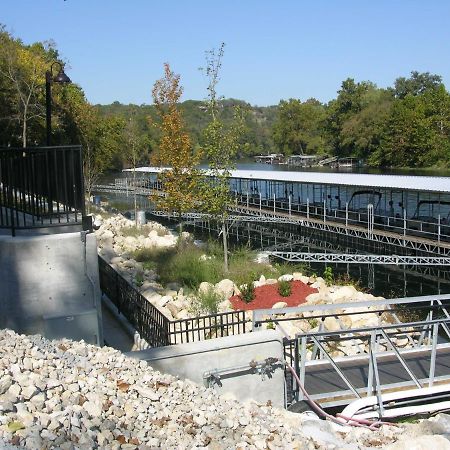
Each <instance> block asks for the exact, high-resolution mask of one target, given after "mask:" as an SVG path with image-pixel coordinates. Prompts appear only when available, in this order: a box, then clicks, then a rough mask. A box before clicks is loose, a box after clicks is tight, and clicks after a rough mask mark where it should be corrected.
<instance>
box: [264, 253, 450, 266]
mask: <svg viewBox="0 0 450 450" xmlns="http://www.w3.org/2000/svg"><path fill="white" fill-rule="evenodd" d="M260 254H264V255H267V256H272V257H275V258H279V259H282V260H284V261H288V262H295V263H297V262H305V263H309V262H322V263H331V264H338V263H343V264H393V265H396V266H450V257H443V256H411V255H375V254H353V253H307V252H285V251H262V252H261V253H260Z"/></svg>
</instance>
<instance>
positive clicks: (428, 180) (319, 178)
mask: <svg viewBox="0 0 450 450" xmlns="http://www.w3.org/2000/svg"><path fill="white" fill-rule="evenodd" d="M162 170H165V169H164V168H161V167H137V168H136V172H141V173H142V172H144V173H159V172H161V171H162ZM125 171H132V169H126V170H125ZM205 174H206V175H208V171H205ZM231 177H232V178H243V179H248V180H267V181H281V182H283V181H285V182H296V183H315V184H333V185H340V186H361V187H371V188H379V189H381V188H388V189H407V190H414V191H431V192H445V193H450V177H430V176H410V175H374V174H365V173H334V172H294V171H289V172H288V171H278V170H274V171H271V170H239V169H238V170H232V171H231Z"/></svg>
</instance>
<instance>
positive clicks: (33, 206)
mask: <svg viewBox="0 0 450 450" xmlns="http://www.w3.org/2000/svg"><path fill="white" fill-rule="evenodd" d="M84 217H85V202H84V178H83V155H82V149H81V146H61V147H30V148H0V228H6V229H10V230H11V233H12V235H13V236H14V235H15V230H17V229H32V228H51V227H60V226H65V225H74V224H75V225H77V224H82V223H83V218H84Z"/></svg>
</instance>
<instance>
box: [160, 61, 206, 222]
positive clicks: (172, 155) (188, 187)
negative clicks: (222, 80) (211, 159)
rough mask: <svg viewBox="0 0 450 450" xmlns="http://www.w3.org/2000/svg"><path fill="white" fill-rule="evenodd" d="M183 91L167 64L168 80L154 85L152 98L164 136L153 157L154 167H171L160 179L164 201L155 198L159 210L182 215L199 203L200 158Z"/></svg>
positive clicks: (161, 198) (165, 76)
mask: <svg viewBox="0 0 450 450" xmlns="http://www.w3.org/2000/svg"><path fill="white" fill-rule="evenodd" d="M182 92H183V88H182V87H181V85H180V76H179V75H177V74H175V73H174V72H173V71H172V70H171V69H170V66H169V64H164V77H163V78H161V79H159V80H157V81H156V82H155V84H154V87H153V91H152V96H153V101H154V103H155V106H156V111H157V113H158V116H159V121H158V122H157V123H156V126H157V127H158V128H159V132H160V136H161V137H160V142H159V147H158V149H157V151H156V152H155V154H154V155H153V164H155V165H158V166H162V167H167V168H170V169H167V170H163V171H162V172H161V173H160V174H159V175H158V178H159V180H160V181H161V182H162V183H163V185H164V193H165V196H164V197H160V196H157V195H155V196H154V198H153V200H154V201H155V203H156V206H157V207H158V208H164V209H168V210H170V211H175V212H177V213H179V214H181V213H184V212H186V211H189V210H191V209H193V208H194V206H195V205H196V203H197V202H198V188H197V183H198V178H199V177H198V171H197V169H196V166H197V165H198V162H199V154H198V153H197V154H195V153H194V151H193V148H192V144H191V139H190V137H189V134H188V133H187V131H186V130H185V124H184V121H183V118H182V115H181V112H180V110H179V100H180V97H181V94H182Z"/></svg>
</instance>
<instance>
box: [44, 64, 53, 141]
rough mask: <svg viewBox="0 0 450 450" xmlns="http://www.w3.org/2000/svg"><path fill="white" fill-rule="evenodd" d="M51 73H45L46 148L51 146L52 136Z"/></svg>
mask: <svg viewBox="0 0 450 450" xmlns="http://www.w3.org/2000/svg"><path fill="white" fill-rule="evenodd" d="M51 86H52V73H51V72H50V71H49V70H48V71H47V72H45V106H46V115H45V118H46V124H47V146H50V145H51V140H52V139H51V136H52V87H51Z"/></svg>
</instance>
